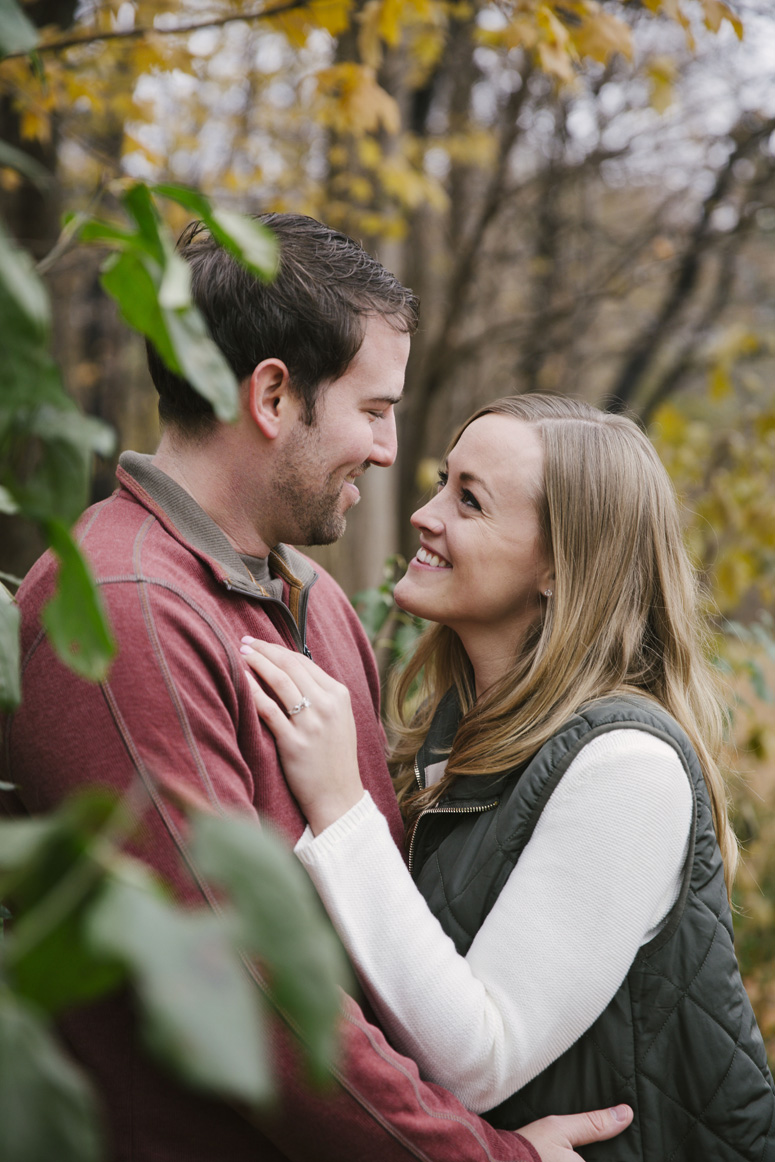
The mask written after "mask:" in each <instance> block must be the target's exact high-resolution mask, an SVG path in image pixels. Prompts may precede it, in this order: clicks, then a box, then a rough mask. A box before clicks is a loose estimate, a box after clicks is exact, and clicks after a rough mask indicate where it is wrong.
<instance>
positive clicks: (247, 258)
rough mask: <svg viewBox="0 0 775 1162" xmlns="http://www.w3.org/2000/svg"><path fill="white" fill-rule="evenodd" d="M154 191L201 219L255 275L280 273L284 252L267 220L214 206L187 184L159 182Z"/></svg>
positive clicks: (266, 277)
mask: <svg viewBox="0 0 775 1162" xmlns="http://www.w3.org/2000/svg"><path fill="white" fill-rule="evenodd" d="M153 191H154V193H156V194H159V195H160V196H161V197H163V198H169V199H170V200H171V201H173V202H177V203H178V204H179V205H181V206H184V207H185V209H187V210H188V211H190V213H192V214H194V215H195V216H196V217H197V218H201V219H202V221H203V222H204V223H205V225H206V226H207V229H208V230H209V231H210V233H211V234H212V236H213V238H215V240H216V241H217V242H220V244H221V245H222V246H224V247H225V248H226V250H228V251H229V252H230V253H231V254H233V255H234V257H235V258H236V259H237V260H238V261H239V262H241V263H242V265H243V266H246V267H247V268H248V270H250V271H252V272H253V274H256V275H258V277H259V278H263V279H271V278H273V277H274V276H275V275H276V274H277V270H278V263H279V255H280V252H279V246H278V243H277V238H276V237H275V235H274V234H273V233H272V231H271V230H269V229H267V227H266V226H264V225H263V223H261V222H257V221H256V220H255V219H254V218H250V217H248V215H247V214H236V213H234V211H232V210H220V209H218V208H214V207H213V206H211V205H210V202H209V200H208V199H207V198H205V197H204V195H202V194H200V193H198V192H197V191H196V190H191V189H189V188H188V187H187V186H178V185H169V184H165V185H158V186H153Z"/></svg>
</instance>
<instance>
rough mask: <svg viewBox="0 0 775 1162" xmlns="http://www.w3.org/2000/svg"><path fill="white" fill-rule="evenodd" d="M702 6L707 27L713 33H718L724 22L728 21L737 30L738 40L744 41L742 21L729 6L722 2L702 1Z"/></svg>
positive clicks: (718, 0) (716, 0)
mask: <svg viewBox="0 0 775 1162" xmlns="http://www.w3.org/2000/svg"><path fill="white" fill-rule="evenodd" d="M700 6H701V8H702V11H703V13H704V20H705V27H706V28H709V29H710V31H711V32H718V30H719V29H720V28H721V25H722V24H723V22H724V21H725V20H728V21H729V23H730V24H731V25H732V27H733V28H734V30H735V34H736V36H737V39H738V40H742V39H743V22H742V20H741V19H740V18H739V16H736V15H735V14H734V12H733V11H732V10H731V8H729V6H728V5H727V4H724V3H722V0H700Z"/></svg>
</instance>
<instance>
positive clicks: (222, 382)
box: [163, 307, 239, 422]
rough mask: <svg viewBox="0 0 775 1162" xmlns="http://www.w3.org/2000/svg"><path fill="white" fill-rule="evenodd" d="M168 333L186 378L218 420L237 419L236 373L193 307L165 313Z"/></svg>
mask: <svg viewBox="0 0 775 1162" xmlns="http://www.w3.org/2000/svg"><path fill="white" fill-rule="evenodd" d="M163 318H164V323H165V326H166V328H167V334H168V335H169V337H170V341H171V343H172V346H173V348H174V350H175V354H176V356H177V360H178V362H179V364H180V366H181V367H182V369H183V374H184V376H185V378H186V379H187V380H188V381H189V382H190V383H191V385H192V387H195V388H196V390H197V391H198V392H199V394H200V395H203V396H204V398H205V399H206V400H209V402H210V403H211V404H212V405H213V411H214V412H215V414H216V415H217V417H218V419H219V420H224V421H227V422H228V421H229V420H234V419H236V418H237V414H238V412H237V408H238V401H239V394H238V391H239V386H238V384H237V380H236V379H235V377H234V372H233V371H232V370H231V368H230V367H229V365H228V363H227V362H226V360H225V359H224V357H223V355H222V354H221V352H220V351H219V349H218V348H217V347H216V346H215V343H213V341H212V339H211V338H210V335H209V332H208V330H207V327H206V325H205V321H204V319H203V318H202V316H201V315H200V313H199V311H197V310H195V309H194V308H193V307H189V308H187V309H185V310H177V311H170V310H165V311H164V312H163Z"/></svg>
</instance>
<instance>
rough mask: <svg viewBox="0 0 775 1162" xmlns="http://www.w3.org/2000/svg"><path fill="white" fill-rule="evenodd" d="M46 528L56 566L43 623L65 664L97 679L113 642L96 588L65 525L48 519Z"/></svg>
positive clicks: (109, 657) (102, 675)
mask: <svg viewBox="0 0 775 1162" xmlns="http://www.w3.org/2000/svg"><path fill="white" fill-rule="evenodd" d="M46 531H47V533H48V539H49V543H50V545H51V547H52V548H53V550H54V552H55V553H56V555H57V556H58V558H59V561H60V568H59V576H58V579H57V589H56V593H55V594H54V596H53V597H52V598H51V600H50V601H49V602H48V603H47V605H46V606H45V607H44V610H43V614H42V620H43V624H44V625H45V627H46V631H47V633H48V635H49V637H50V639H51V644H52V646H53V648H54V649H55V651H56V653H57V654H58V656H59V657H60V658H61V659H62V661H63V662H64V663H65V665H67V666H69V667H70V669H71V670H73V671H74V672H75V673H76V674H79V675H80V676H81V677H82V678H88V679H89V680H90V681H92V682H101V681H102V680H103V678H105V676H106V674H107V672H108V668H109V666H110V662H111V660H112V658H113V657H114V655H115V652H116V646H115V643H114V641H113V637H112V635H111V632H110V627H109V625H108V622H107V618H106V616H105V613H104V610H103V608H102V602H101V600H100V597H99V594H98V592H97V588H96V586H95V584H94V581H93V579H92V576H91V573H90V571H89V569H88V567H87V565H86V561H85V560H84V558H83V556H82V555H81V552H80V550H79V548H78V546H77V545H76V543H75V541H74V540H73V538H72V536H71V534H70V532H69V531H68V529H67V528H66V527H65V526H64V525H63V524H61V523H60V522H59V521H48V522H46Z"/></svg>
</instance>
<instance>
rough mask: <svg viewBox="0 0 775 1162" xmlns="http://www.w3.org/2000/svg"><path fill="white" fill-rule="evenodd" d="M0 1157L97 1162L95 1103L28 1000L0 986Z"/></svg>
mask: <svg viewBox="0 0 775 1162" xmlns="http://www.w3.org/2000/svg"><path fill="white" fill-rule="evenodd" d="M0 1077H2V1079H3V1082H2V1085H0V1158H2V1159H3V1162H42V1159H46V1160H49V1159H50V1160H52V1162H53V1160H54V1159H56V1162H100V1159H102V1158H104V1156H105V1155H104V1153H103V1151H102V1148H101V1142H100V1136H99V1133H98V1129H97V1126H98V1116H97V1106H96V1102H95V1100H94V1097H93V1095H92V1092H91V1090H90V1088H89V1086H88V1085H87V1083H86V1081H85V1079H84V1078H83V1076H82V1075H81V1073H80V1072H79V1071H78V1070H77V1068H76V1067H75V1065H73V1064H72V1063H71V1062H70V1061H68V1060H67V1058H66V1057H65V1056H64V1054H63V1053H62V1051H61V1049H60V1048H59V1046H58V1045H57V1043H56V1041H55V1040H54V1038H53V1036H52V1034H51V1032H50V1031H49V1029H48V1026H47V1025H46V1023H45V1021H44V1020H43V1019H42V1018H41V1016H40V1015H39V1014H38V1012H37V1011H36V1010H35V1009H34V1008H33V1007H32V1006H31V1005H28V1004H25V1003H24V1002H23V1001H20V1000H18V999H16V998H14V997H13V996H12V995H11V994H10V993H9V992H8V991H6V990H0Z"/></svg>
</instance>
